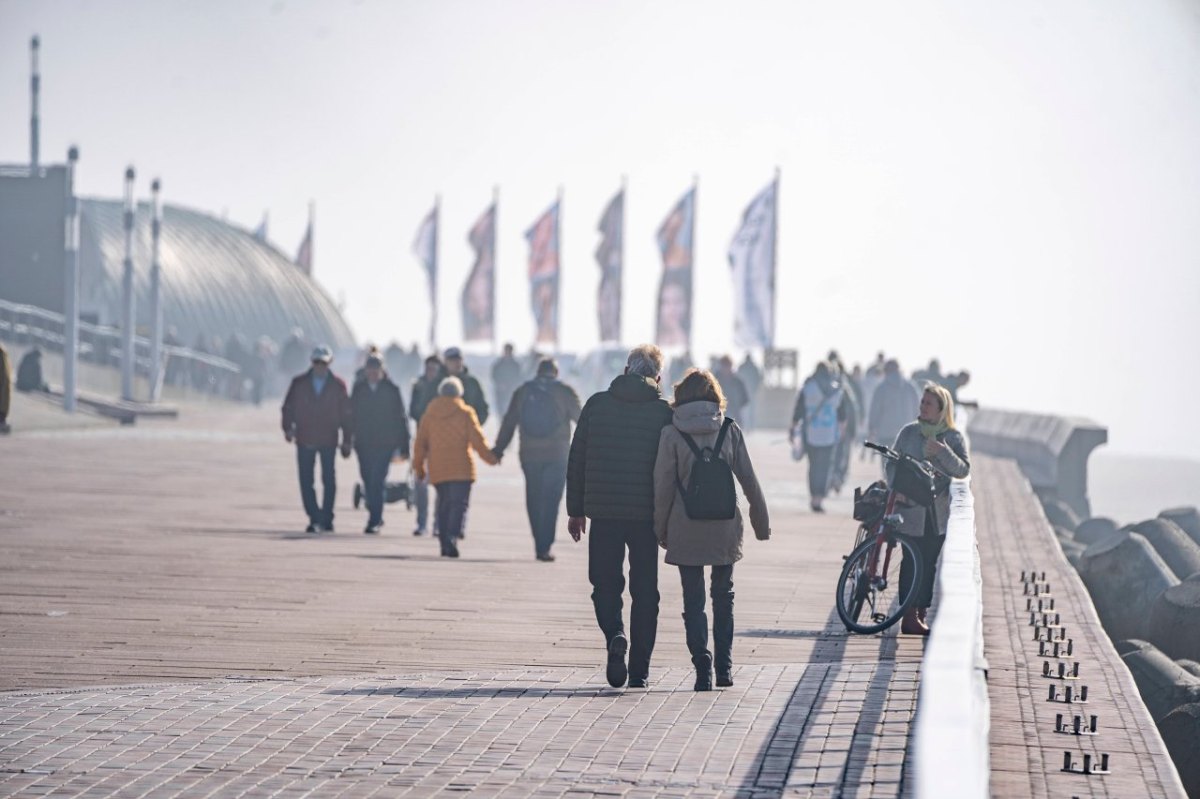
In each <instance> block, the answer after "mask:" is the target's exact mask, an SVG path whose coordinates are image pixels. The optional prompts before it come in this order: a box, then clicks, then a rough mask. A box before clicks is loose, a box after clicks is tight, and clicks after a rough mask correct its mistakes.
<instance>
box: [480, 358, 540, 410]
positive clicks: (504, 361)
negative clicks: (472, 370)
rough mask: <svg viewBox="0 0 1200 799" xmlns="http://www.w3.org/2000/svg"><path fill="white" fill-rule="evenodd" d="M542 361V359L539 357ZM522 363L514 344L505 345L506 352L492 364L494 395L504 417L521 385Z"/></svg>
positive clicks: (498, 408)
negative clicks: (514, 393)
mask: <svg viewBox="0 0 1200 799" xmlns="http://www.w3.org/2000/svg"><path fill="white" fill-rule="evenodd" d="M538 363H539V364H540V363H541V359H540V358H539V359H538ZM521 377H522V375H521V364H520V363H518V362H517V359H516V357H515V356H514V355H513V345H512V344H505V345H504V354H503V355H501V356H500V357H499V358H497V359H496V362H495V363H493V364H492V389H493V390H494V391H495V393H494V394H493V395H492V396H493V397H494V398H495V400H496V408H497V410H498V411H499V412H500V416H501V417H503V416H505V415H506V414H507V413H508V404H509V400H510V399H511V398H512V395H513V392H514V391H516V390H517V387H518V386H520V385H521Z"/></svg>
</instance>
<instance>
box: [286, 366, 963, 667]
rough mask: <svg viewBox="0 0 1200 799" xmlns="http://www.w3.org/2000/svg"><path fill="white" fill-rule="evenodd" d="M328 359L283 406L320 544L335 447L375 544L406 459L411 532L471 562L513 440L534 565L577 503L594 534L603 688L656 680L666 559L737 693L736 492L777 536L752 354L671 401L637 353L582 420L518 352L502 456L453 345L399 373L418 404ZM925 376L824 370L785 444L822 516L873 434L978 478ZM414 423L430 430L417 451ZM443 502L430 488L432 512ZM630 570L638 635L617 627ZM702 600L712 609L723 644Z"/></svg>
mask: <svg viewBox="0 0 1200 799" xmlns="http://www.w3.org/2000/svg"><path fill="white" fill-rule="evenodd" d="M285 349H286V348H285ZM412 355H415V352H414V353H412ZM534 355H536V354H534V353H531V358H530V360H534V357H533V356H534ZM410 357H411V356H410ZM679 360H680V359H677V360H676V364H678V362H679ZM689 360H690V359H689ZM331 361H332V353H331V352H330V351H329V349H328V348H325V347H316V348H314V349H313V350H311V352H310V353H309V357H308V368H307V369H306V370H305V371H303V372H302V373H301V374H299V375H297V376H295V377H294V378H293V379H292V381H291V385H290V387H289V388H288V391H287V394H286V397H285V399H284V402H283V408H282V423H283V431H284V436H285V438H286V439H287V441H288V442H290V443H295V444H296V452H297V467H298V473H299V479H300V492H301V498H302V501H303V504H304V510H305V512H306V514H307V515H308V519H309V525H308V527H307V530H308V531H309V532H314V533H315V532H323V531H332V530H333V507H334V498H335V492H336V477H335V468H336V455H337V453H338V451H339V450H340V452H341V454H342V456H343V457H346V458H348V457H349V456H350V454H351V453H352V452H353V453H355V454H356V455H357V457H358V462H359V473H360V476H361V479H362V485H363V489H362V495H363V497H364V499H365V502H366V508H367V512H368V519H367V525H366V528H365V529H364V532H365V533H367V534H377V533H378V532H379V531H380V528H381V527H382V525H383V508H384V505H385V504H386V502H385V496H386V493H387V489H388V483H387V477H388V471H389V467H390V465H391V464H392V463H393V462H394V461H395V460H408V459H409V458H410V455H411V478H412V482H411V491H412V493H413V496H412V501H413V503H414V504H415V505H416V511H417V518H416V526H415V528H414V530H413V533H414V535H418V536H420V535H425V534H426V533H427V532H432V533H434V535H435V536H436V537H437V539H438V542H439V545H440V548H441V554H442V555H443V556H444V557H448V558H457V557H459V554H460V550H459V547H460V542H461V540H462V538H463V537H464V532H465V523H466V517H467V512H468V509H469V505H470V497H471V488H472V485H473V483H474V482H475V479H476V464H475V459H476V458H478V459H480V460H482V461H483V462H484V463H486V464H491V465H495V464H498V463H500V462H501V460H502V458H503V457H504V455H505V452H506V451H507V450H508V449H509V447H510V446H511V445H512V444H513V441H514V438H518V437H519V448H518V457H519V459H520V464H521V469H522V472H523V473H524V477H525V504H526V511H527V514H528V518H529V527H530V532H531V534H532V538H533V544H534V556H535V557H536V559H537V560H538V561H542V562H552V561H554V554H553V551H552V547H553V545H554V542H555V530H556V528H557V525H558V513H559V506H560V504H561V502H562V498H563V494H564V492H565V494H566V506H567V516H568V522H567V529H568V532H569V533H570V535H571V537H572V539H573V540H575V541H576V542H578V541H581V540H582V539H583V537H584V536H585V535H587V536H588V577H589V581H590V583H591V586H592V601H593V605H594V610H595V615H596V621H597V624H598V626H599V627H600V630H601V632H602V633H603V635H604V640H605V647H606V652H607V668H606V673H607V678H608V681H609V683H610V684H611V685H613V686H614V687H620V686H624V685H628V686H629V687H631V688H638V687H643V688H644V687H646V685H647V684H648V681H649V678H650V677H649V675H650V660H651V656H652V653H653V650H654V642H655V637H656V632H657V627H658V606H659V592H658V563H659V555H658V550H659V549H660V548H661V549H663V550H665V562H666V563H667V564H670V565H673V566H675V567H677V569H678V571H679V577H680V588H681V591H682V594H683V605H684V613H683V621H684V629H685V634H686V640H687V645H688V649H689V652H690V654H691V657H692V663H693V665H694V667H695V670H696V683H695V688H696V690H710V689H711V688H712V687H713V685H714V684H715V685H717V686H729V685H732V684H733V683H732V680H733V653H732V647H733V630H734V623H733V599H734V590H733V570H734V564H735V563H736V562H737V561H738V560H740V559H741V557H742V541H743V531H744V526H745V525H744V521H743V512H742V503H741V502H739V492H738V490H737V486H740V488H741V492H740V493H741V496H742V497H744V504H745V507H746V509H747V511H748V519H749V525H750V528H751V529H752V530H753V532H754V534H755V537H756V538H758V539H759V540H767V539H769V538H770V535H771V527H770V517H769V513H768V510H767V505H766V500H765V496H764V493H763V491H762V488H761V486H760V484H759V481H758V478H757V476H756V474H755V471H754V466H753V463H752V461H751V457H750V452H749V449H748V447H747V443H746V437H745V434H744V430H745V424H744V421H743V420H744V417H745V416H746V415H748V414H749V413H750V412H751V409H752V408H753V405H754V402H753V399H754V397H755V394H756V393H757V391H758V390H759V389H760V387H761V385H762V372H761V370H759V368H758V367H757V365H756V364H754V362H753V361H752V360H751V359H750V358H749V357H747V358H746V360H745V361H744V362H743V363H742V364H741V365H740V366H739V367H737V368H735V367H734V361H733V359H732V358H729V357H722V358H717V359H715V360H714V361H713V364H712V365H713V368H712V369H711V370H708V369H697V368H696V367H694V366H691V365H685V366H683V367H682V370H681V372H680V373H679V375H678V378H677V379H676V380H674V381H673V384H672V385H671V386H670V389H671V391H670V396H671V400H670V401H668V400H667V399H666V397H665V396H664V394H665V392H664V387H663V378H664V371H666V370H665V368H664V367H665V363H664V358H663V354H662V352H661V351H660V350H659V349H658V348H657V347H654V346H651V345H643V346H640V347H636V348H634V349H633V350H632V351H631V352H630V353H629V356H628V359H627V361H626V366H625V369H624V372H623V374H620V375H618V376H617V377H616V378H615V379H613V380H612V383H611V384H610V385H609V387H608V388H607V389H606V390H603V391H600V392H598V393H596V394H594V395H593V396H591V397H590V398H589V399H588V400H587V402H586V403H583V404H581V402H580V397H579V396H578V394H577V393H576V392H575V390H574V389H572V388H571V387H570V386H568V385H567V384H566V383H564V382H562V381H561V380H560V379H559V365H558V363H557V362H556V361H555V359H553V358H545V357H540V356H537V357H536V362H535V365H534V367H533V369H532V372H530V370H529V364H528V363H525V364H523V363H522V362H521V360H519V359H518V358H517V357H516V355H515V354H514V351H513V348H512V347H511V346H506V347H505V351H504V354H503V356H502V357H500V358H498V359H497V360H496V361H495V362H494V363H493V367H492V371H491V378H492V384H493V388H494V394H493V400H494V403H495V405H496V406H497V408H498V410H499V413H500V417H501V422H500V428H499V433H498V435H497V438H496V441H495V444H494V445H492V444H489V442H488V439H487V436H486V434H485V433H484V431H483V424H484V423H485V422H486V421H487V419H488V417H489V413H490V410H491V409H490V407H489V404H488V401H487V398H486V396H485V392H484V390H483V386H482V385H481V384H480V382H479V380H478V378H477V377H476V376H475V375H474V374H472V373H471V372H470V370H469V369H468V368H467V365H466V363H465V361H464V358H463V353H462V352H461V350H459V349H458V348H456V347H451V348H449V349H447V350H445V351H444V352H443V353H442V354H441V355H440V356H438V355H432V356H429V357H427V358H425V359H424V360H423V361H420V360H419V356H418V364H419V369H420V373H419V374H415V369H413V367H412V366H411V364H410V363H408V362H405V365H404V368H405V370H406V372H405V376H406V377H407V376H408V375H409V374H412V378H411V393H410V394H409V402H408V403H407V407H406V404H405V402H404V397H403V393H402V390H401V386H402V385H403V380H393V378H392V374H394V373H395V372H398V371H399V365H398V364H396V368H395V371H394V369H393V362H392V361H389V357H388V354H386V353H381V352H380V351H379V350H378V349H375V348H370V349H369V350H368V352H367V353H366V358H365V361H364V363H363V366H362V367H361V368H360V369H359V370H358V371H357V372H356V373H355V375H354V377H353V379H352V384H351V386H350V387H347V385H346V383H345V382H344V381H343V380H342V379H341V378H340V377H338V376H337V375H335V374H333V372H332V371H331V369H330V363H331ZM676 364H672V367H673V368H674V367H675V365H676ZM918 375H919V376H917V375H914V377H913V378H912V379H908V378H905V377H904V376H903V375H902V374H901V372H900V368H899V365H898V364H897V363H896V361H895V360H888V359H886V358H885V357H884V356H883V355H882V354H880V356H879V357H878V358H877V360H876V362H875V363H873V364H871V366H870V367H868V368H867V369H866V370H863V369H861V368H858V367H855V368H854V369H852V370H847V369H846V368H845V366H844V365H843V363H842V362H841V360H840V359H839V358H838V357H837V353H830V356H829V357H828V358H827V359H825V360H822V361H821V362H820V363H818V364H817V366H816V368H815V369H814V371H813V373H812V375H811V376H810V377H809V378H808V379H807V380H806V381H805V382H804V384H803V386H802V387H801V388H800V390H799V392H798V394H797V397H796V403H795V411H794V414H793V422H794V426H793V428H792V430H791V434H790V435H791V438H792V440H793V451H794V453H795V455H796V456H797V457H798V458H799V457H805V456H807V457H808V459H809V489H810V495H811V502H812V510H813V511H814V512H818V513H819V512H823V511H824V508H823V504H822V503H823V501H824V498H825V496H826V495H827V494H828V493H829V492H830V491H837V490H839V489H840V488H841V486H842V485H843V483H844V481H845V479H846V477H847V473H848V471H849V465H850V459H851V454H852V452H853V446H852V445H853V443H854V441H855V439H856V437H857V436H858V435H859V434H860V433H861V432H864V431H865V432H866V434H867V436H868V437H870V438H871V439H873V440H878V441H883V442H885V443H889V444H892V443H893V442H894V445H895V447H896V448H897V449H899V450H900V451H902V452H905V453H907V454H910V455H912V456H913V457H916V458H919V459H921V460H924V461H927V462H928V463H930V464H931V465H932V466H933V467H934V468H935V469H936V470H937V472H938V474H939V479H940V480H942V481H944V483H945V484H946V485H948V483H949V480H950V479H951V478H962V477H966V476H967V474H968V472H969V469H970V466H969V458H968V455H967V452H966V448H965V444H964V440H963V437H962V436H961V435H960V434H959V433H958V431H957V430H956V429H955V427H954V402H955V394H956V392H957V390H958V388H960V387H961V386H962V385H965V383H966V381H967V379H968V375H967V374H966V373H965V372H962V373H959V374H956V375H943V374H942V373H941V371H940V369H939V368H938V365H937V362H936V361H935V362H932V363H931V364H930V366H929V368H927V369H925V370H922V371H921V372H920V373H918ZM917 380H920V381H921V382H920V383H919V384H918V383H917V382H915V381H917ZM918 385H919V386H920V387H918ZM410 416H411V418H412V420H413V421H414V423H415V425H416V434H415V436H414V437H413V438H412V440H411V441H410V433H409V425H408V421H409V417H410ZM410 445H411V446H410ZM318 461H319V462H320V465H321V476H322V486H323V496H322V501H321V503H319V504H318V502H317V495H316V491H315V487H314V480H315V472H316V464H317V462H318ZM430 486H432V487H433V488H434V490H435V492H436V499H435V502H434V509H433V513H432V514H431V513H430V508H429V505H430V497H429V488H430ZM945 496H946V495H945V493H944V492H943V498H940V499H939V500H938V503H936V504H935V506H931V507H930V508H928V509H926V513H925V515H924V516H923V519H924V521H923V522H922V524H923V529H924V537H923V538H922V540H921V542H920V546H921V550H922V552H923V554H924V555H925V557H926V563H928V564H930V568H928V569H926V570H925V573H924V574H923V576H922V584H921V585H920V586H918V602H917V603H916V605H915V606H914V609H913V610H912V611H911V612H910V614H909V616H907V617H906V618H905V620H904V624H903V625H902V631H903V632H905V633H909V634H925V633H927V632H928V626H927V625H926V623H925V611H926V609H927V608H928V606H929V602H930V598H931V595H932V586H933V575H934V573H935V570H934V568H933V564H935V563H936V560H937V557H938V554H939V552H940V550H941V540H942V536H944V534H945V530H946V521H947V511H948V499H946V498H945ZM943 505H944V506H943ZM589 525H590V529H589ZM626 561H628V588H629V596H630V602H631V607H630V613H629V627H628V632H627V631H626V630H627V628H626V626H625V622H624V617H625V616H624V612H623V607H624V593H625V588H626V577H625V573H626ZM706 569H707V570H708V572H707V574H706V571H705V570H706ZM905 579H907V580H909V581H910V582H911V580H912V575H911V574H910V573H908V572H907V571H905V572H904V573H902V575H901V580H902V581H904V580H905ZM706 584H707V593H708V596H709V597H710V598H711V600H712V625H711V632H712V635H711V639H712V646H711V648H710V644H709V637H710V636H709V630H710V626H709V619H708V614H707V612H706V599H705V593H706Z"/></svg>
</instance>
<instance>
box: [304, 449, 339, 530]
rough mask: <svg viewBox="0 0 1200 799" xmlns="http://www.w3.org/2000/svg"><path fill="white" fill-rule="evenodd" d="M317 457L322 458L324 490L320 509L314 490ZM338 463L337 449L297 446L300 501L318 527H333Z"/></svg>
mask: <svg viewBox="0 0 1200 799" xmlns="http://www.w3.org/2000/svg"><path fill="white" fill-rule="evenodd" d="M317 456H320V458H321V486H322V488H324V497H322V500H323V501H322V504H321V506H320V507H317V492H316V490H315V489H314V488H313V481H314V479H315V478H316V466H317ZM336 462H337V447H303V446H300V445H297V446H296V463H297V464H298V465H299V467H300V499H301V500H302V501H303V502H304V512H305V513H307V514H308V520H309V521H310V522H312V523H313V524H315V525H317V526H318V527H333V498H334V496H335V495H336V494H337V477H336V475H335V474H334V464H335V463H336Z"/></svg>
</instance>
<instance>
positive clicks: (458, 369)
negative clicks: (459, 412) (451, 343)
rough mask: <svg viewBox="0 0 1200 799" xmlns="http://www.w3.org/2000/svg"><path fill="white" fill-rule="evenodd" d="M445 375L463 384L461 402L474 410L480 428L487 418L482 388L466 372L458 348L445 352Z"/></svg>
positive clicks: (485, 399)
mask: <svg viewBox="0 0 1200 799" xmlns="http://www.w3.org/2000/svg"><path fill="white" fill-rule="evenodd" d="M445 357H446V375H445V376H447V377H457V378H458V379H459V380H460V381H462V384H463V396H462V398H463V402H465V403H467V404H468V405H470V406H471V407H472V408H474V409H475V416H476V417H477V418H478V419H479V424H480V425H481V426H482V425H483V423H484V422H486V421H487V418H488V404H487V398H486V397H484V396H483V386H481V385H479V381H478V380H476V379H475V375H473V374H470V373H469V372H467V365H466V364H465V363H463V356H462V350H460V349H459V348H458V347H451V348H450V349H448V350H446V356H445Z"/></svg>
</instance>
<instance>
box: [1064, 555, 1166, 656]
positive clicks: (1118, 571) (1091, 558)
mask: <svg viewBox="0 0 1200 799" xmlns="http://www.w3.org/2000/svg"><path fill="white" fill-rule="evenodd" d="M1079 573H1080V575H1081V576H1082V577H1083V581H1084V583H1085V584H1086V585H1087V587H1088V592H1089V593H1090V594H1091V595H1092V603H1093V604H1095V606H1096V611H1097V613H1099V614H1100V620H1101V621H1102V622H1103V623H1104V629H1105V630H1107V631H1108V634H1109V637H1111V638H1112V639H1114V640H1117V639H1121V638H1146V637H1147V632H1148V631H1147V627H1148V624H1147V622H1148V620H1149V617H1150V608H1151V607H1152V606H1153V604H1154V601H1155V600H1156V599H1158V597H1159V595H1160V594H1162V592H1163V591H1166V590H1167V589H1168V588H1170V587H1171V586H1173V585H1178V583H1179V580H1178V579H1177V578H1176V577H1175V573H1174V572H1173V571H1171V567H1169V566H1168V565H1167V564H1166V563H1165V562H1164V561H1163V559H1162V558H1161V557H1159V555H1158V553H1157V552H1155V551H1154V547H1152V546H1150V542H1149V541H1147V540H1146V539H1145V538H1143V537H1142V536H1141V535H1139V534H1137V533H1134V532H1130V531H1122V532H1118V533H1115V534H1114V535H1112V536H1110V537H1108V538H1106V539H1104V540H1103V541H1100V542H1097V543H1095V544H1092V545H1091V546H1089V547H1088V548H1087V549H1086V550H1085V551H1084V553H1083V557H1082V558H1081V559H1080V565H1079Z"/></svg>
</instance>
